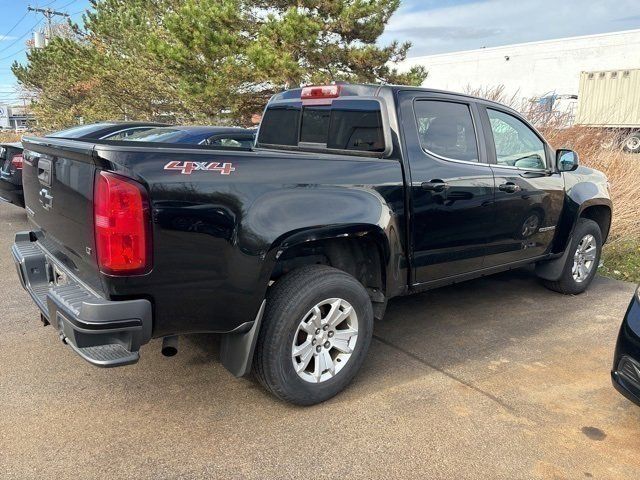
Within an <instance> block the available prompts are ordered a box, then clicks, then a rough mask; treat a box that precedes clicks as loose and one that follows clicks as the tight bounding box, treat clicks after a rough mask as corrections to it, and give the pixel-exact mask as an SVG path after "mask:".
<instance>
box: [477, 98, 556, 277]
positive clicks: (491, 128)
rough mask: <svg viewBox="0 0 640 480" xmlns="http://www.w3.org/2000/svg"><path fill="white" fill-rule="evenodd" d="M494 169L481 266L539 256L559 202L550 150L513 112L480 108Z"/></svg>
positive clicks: (552, 231) (552, 229)
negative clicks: (490, 218) (491, 217)
mask: <svg viewBox="0 0 640 480" xmlns="http://www.w3.org/2000/svg"><path fill="white" fill-rule="evenodd" d="M479 110H480V115H481V117H482V121H483V124H484V125H485V130H486V132H487V146H488V148H487V152H488V156H489V161H490V163H491V164H492V165H491V168H492V170H493V172H494V177H495V184H496V192H495V204H494V217H495V223H494V225H493V228H492V229H491V235H490V238H489V245H488V248H487V257H486V259H485V266H486V267H492V266H497V265H505V264H509V263H513V262H518V261H521V260H528V259H531V258H533V257H538V256H541V255H544V254H545V253H547V252H548V251H549V249H550V248H551V243H552V242H553V238H554V235H555V230H556V226H557V224H558V220H559V218H560V213H561V211H562V205H563V201H564V181H563V179H562V176H561V175H560V174H559V173H558V172H555V169H554V168H553V163H552V159H551V158H550V157H551V150H550V148H549V147H548V146H547V144H546V142H544V141H543V139H542V138H541V137H540V136H539V135H538V134H537V133H536V132H535V130H533V129H532V128H531V127H530V126H529V125H528V124H527V123H526V122H525V121H524V120H522V119H521V118H518V117H517V116H516V115H515V114H514V113H513V112H509V111H507V110H501V109H499V108H497V107H493V106H486V107H485V106H479Z"/></svg>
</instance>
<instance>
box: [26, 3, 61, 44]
mask: <svg viewBox="0 0 640 480" xmlns="http://www.w3.org/2000/svg"><path fill="white" fill-rule="evenodd" d="M27 10H28V11H30V12H38V13H41V14H43V15H44V16H45V18H46V19H47V33H48V36H49V38H48V39H49V40H51V38H52V37H53V28H52V26H51V19H52V18H53V17H56V16H58V17H69V14H68V13H64V12H58V11H56V10H53V9H51V8H34V7H32V6H31V5H29V7H28V9H27Z"/></svg>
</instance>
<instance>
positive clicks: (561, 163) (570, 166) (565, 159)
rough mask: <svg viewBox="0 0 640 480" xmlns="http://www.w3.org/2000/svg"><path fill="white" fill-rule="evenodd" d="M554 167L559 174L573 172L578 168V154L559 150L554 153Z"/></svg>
mask: <svg viewBox="0 0 640 480" xmlns="http://www.w3.org/2000/svg"><path fill="white" fill-rule="evenodd" d="M556 165H557V167H558V171H560V172H573V171H574V170H575V169H576V168H578V165H579V163H578V154H577V153H576V152H574V151H573V150H567V149H560V150H557V151H556Z"/></svg>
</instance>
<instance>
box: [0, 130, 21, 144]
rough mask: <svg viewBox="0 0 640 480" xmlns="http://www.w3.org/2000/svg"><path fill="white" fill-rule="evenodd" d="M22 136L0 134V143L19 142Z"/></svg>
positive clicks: (18, 134) (8, 133)
mask: <svg viewBox="0 0 640 480" xmlns="http://www.w3.org/2000/svg"><path fill="white" fill-rule="evenodd" d="M20 138H22V134H20V133H13V132H0V143H5V142H19V141H20Z"/></svg>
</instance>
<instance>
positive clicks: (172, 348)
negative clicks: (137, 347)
mask: <svg viewBox="0 0 640 480" xmlns="http://www.w3.org/2000/svg"><path fill="white" fill-rule="evenodd" d="M161 352H162V355H164V356H165V357H173V356H174V355H176V354H177V353H178V336H177V335H172V336H169V337H164V338H163V339H162V350H161Z"/></svg>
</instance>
